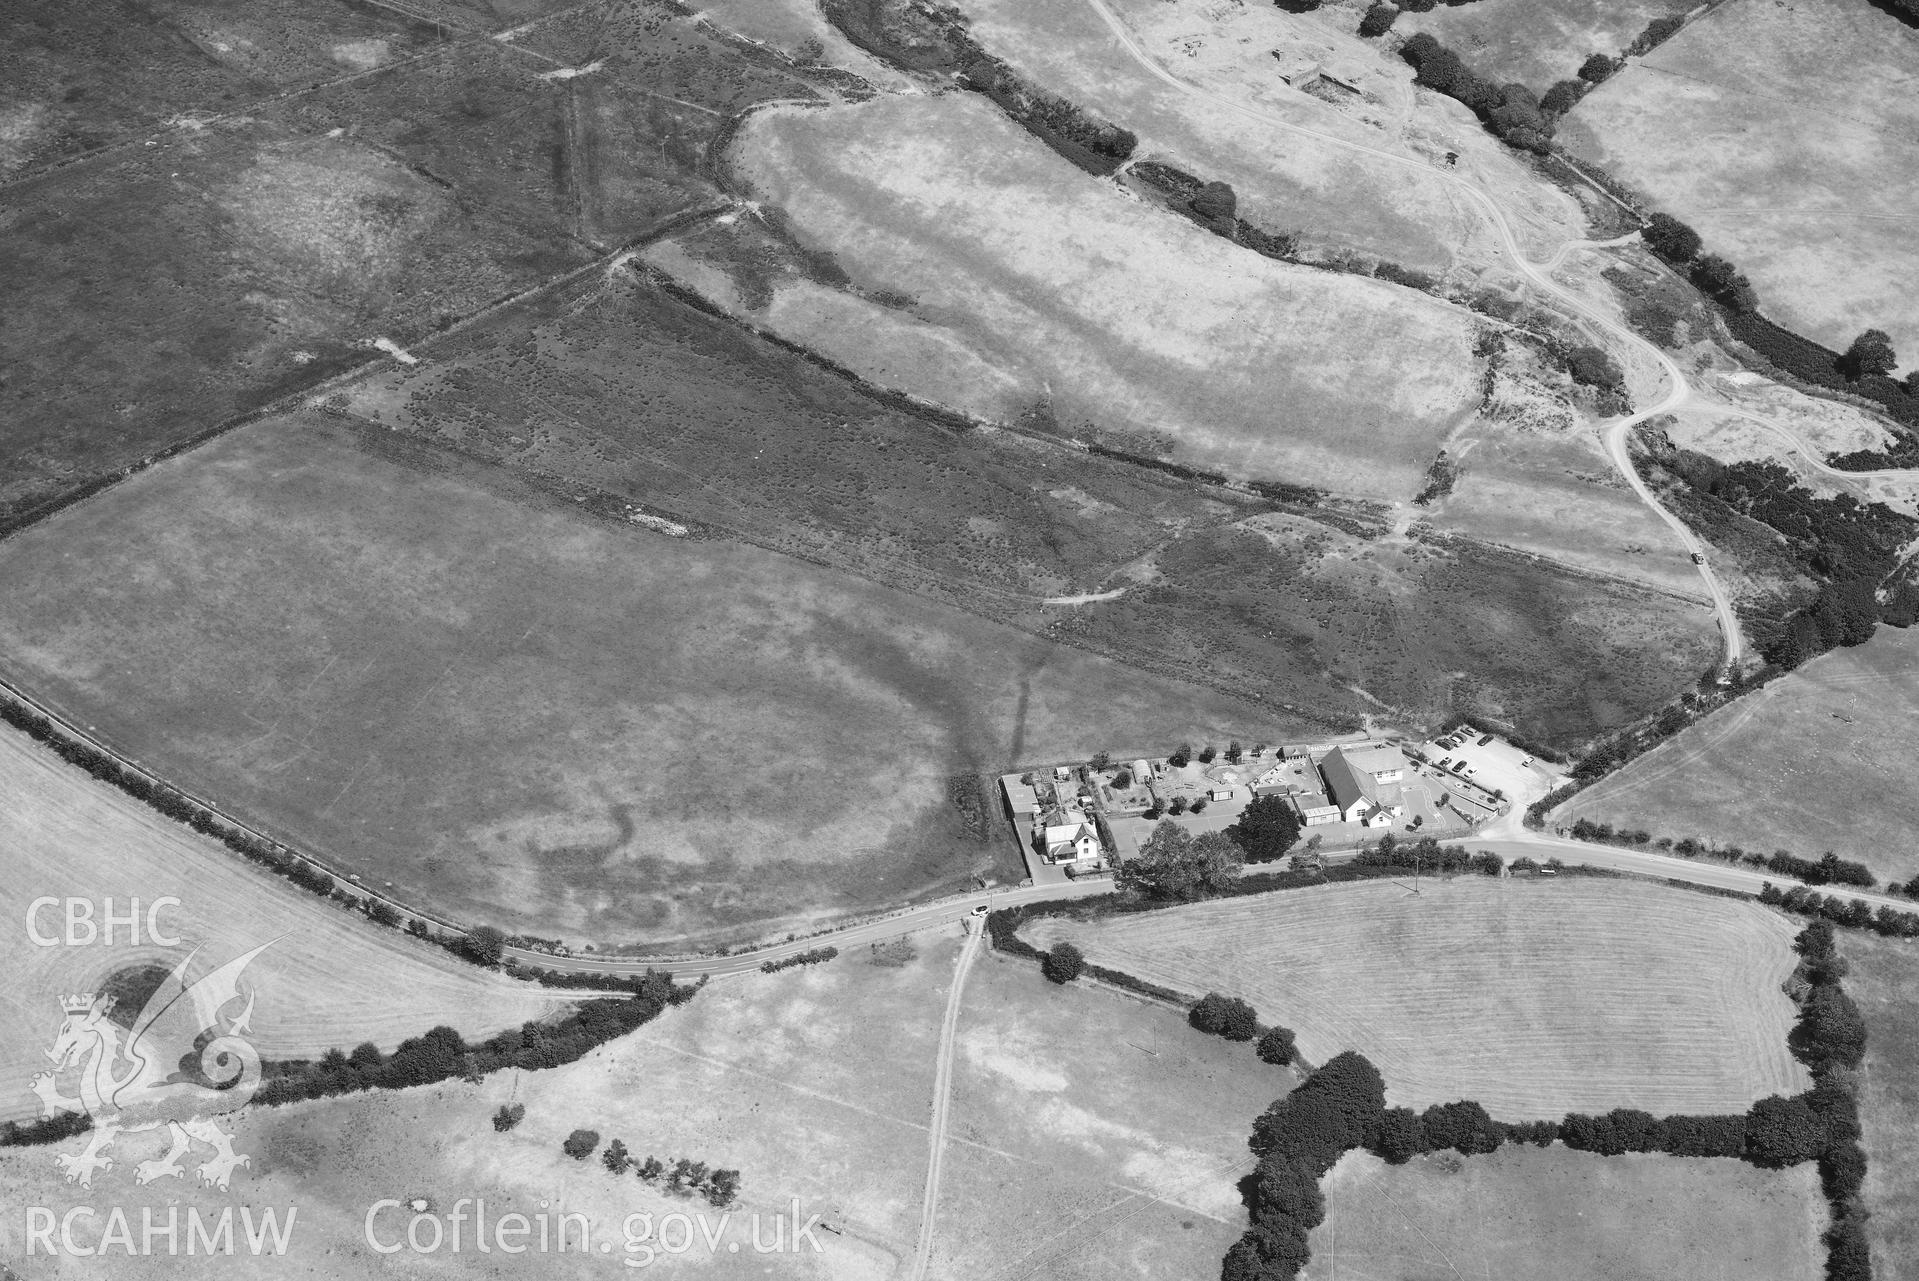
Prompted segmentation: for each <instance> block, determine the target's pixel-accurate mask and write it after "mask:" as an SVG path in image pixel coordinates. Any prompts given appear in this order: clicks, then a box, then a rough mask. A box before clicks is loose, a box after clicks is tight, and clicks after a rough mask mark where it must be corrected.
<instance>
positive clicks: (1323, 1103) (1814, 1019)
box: [1220, 921, 1872, 1281]
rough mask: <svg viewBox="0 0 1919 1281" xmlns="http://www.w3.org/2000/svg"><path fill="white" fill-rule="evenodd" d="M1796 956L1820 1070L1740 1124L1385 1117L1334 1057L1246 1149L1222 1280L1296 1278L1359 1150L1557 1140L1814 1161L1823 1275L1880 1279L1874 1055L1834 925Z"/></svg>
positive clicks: (1380, 1085)
mask: <svg viewBox="0 0 1919 1281" xmlns="http://www.w3.org/2000/svg"><path fill="white" fill-rule="evenodd" d="M1793 948H1794V950H1795V951H1796V952H1797V953H1798V954H1799V956H1800V963H1799V965H1798V967H1797V969H1796V970H1795V971H1794V977H1793V980H1792V983H1791V984H1790V985H1789V991H1790V994H1791V995H1792V996H1793V998H1794V1000H1795V1001H1796V1002H1797V1003H1798V1005H1799V1016H1798V1019H1797V1021H1796V1023H1795V1024H1794V1027H1793V1030H1792V1033H1791V1035H1790V1036H1789V1038H1788V1042H1789V1044H1790V1045H1791V1048H1792V1051H1793V1053H1794V1055H1795V1056H1796V1057H1798V1058H1799V1059H1800V1061H1801V1062H1803V1063H1805V1064H1806V1066H1807V1067H1808V1069H1809V1070H1810V1071H1811V1073H1812V1077H1813V1086H1812V1088H1811V1089H1809V1090H1806V1091H1804V1092H1803V1093H1800V1094H1797V1095H1793V1096H1792V1097H1790V1098H1788V1097H1785V1096H1781V1095H1772V1096H1769V1097H1767V1098H1764V1099H1761V1100H1759V1101H1758V1102H1757V1103H1754V1104H1753V1105H1752V1106H1751V1107H1750V1108H1748V1109H1747V1110H1746V1111H1745V1112H1744V1113H1743V1114H1732V1115H1683V1114H1682V1115H1674V1116H1668V1117H1663V1118H1662V1117H1655V1116H1653V1115H1652V1114H1651V1113H1649V1112H1645V1111H1641V1110H1640V1109H1637V1108H1614V1109H1613V1110H1612V1111H1610V1112H1606V1113H1601V1114H1598V1115H1592V1114H1587V1113H1579V1112H1574V1113H1568V1114H1567V1115H1566V1117H1565V1118H1564V1119H1563V1120H1560V1121H1556V1122H1555V1121H1521V1122H1506V1121H1499V1120H1496V1119H1494V1118H1493V1117H1492V1116H1491V1115H1490V1114H1488V1112H1487V1111H1486V1109H1485V1107H1484V1106H1483V1105H1481V1104H1479V1103H1477V1102H1475V1101H1473V1100H1469V1099H1462V1100H1458V1101H1455V1102H1452V1103H1436V1104H1433V1105H1432V1106H1430V1107H1427V1108H1425V1109H1423V1110H1418V1111H1416V1110H1414V1109H1412V1108H1408V1107H1394V1108H1388V1107H1387V1106H1386V1101H1385V1083H1384V1081H1383V1080H1382V1079H1381V1077H1380V1075H1379V1072H1378V1070H1377V1069H1376V1068H1375V1067H1374V1066H1373V1065H1372V1064H1371V1063H1370V1062H1368V1061H1367V1060H1366V1059H1365V1058H1364V1057H1363V1056H1361V1055H1359V1054H1356V1053H1354V1052H1353V1051H1350V1050H1348V1051H1346V1052H1345V1053H1342V1054H1340V1055H1338V1056H1336V1057H1335V1058H1333V1059H1331V1060H1329V1061H1328V1062H1327V1064H1326V1065H1325V1066H1324V1067H1322V1068H1321V1069H1319V1071H1317V1072H1314V1073H1313V1074H1311V1075H1310V1076H1308V1077H1307V1078H1306V1080H1305V1081H1303V1082H1302V1083H1301V1084H1300V1086H1299V1088H1297V1089H1295V1090H1294V1091H1293V1092H1292V1093H1291V1094H1288V1095H1286V1096H1284V1097H1282V1098H1280V1099H1278V1100H1276V1101H1275V1102H1274V1103H1273V1104H1272V1106H1270V1107H1268V1108H1267V1109H1266V1111H1265V1112H1264V1113H1262V1114H1261V1115H1260V1117H1259V1119H1258V1120H1257V1121H1255V1122H1254V1125H1253V1133H1252V1137H1251V1139H1250V1140H1249V1146H1250V1147H1251V1148H1252V1151H1253V1153H1254V1155H1255V1156H1257V1157H1258V1158H1259V1166H1258V1169H1257V1171H1256V1173H1255V1175H1254V1177H1253V1179H1252V1181H1251V1188H1250V1192H1249V1194H1248V1210H1249V1220H1250V1222H1249V1225H1248V1227H1247V1229H1246V1231H1245V1233H1244V1234H1243V1235H1242V1236H1241V1237H1240V1239H1239V1240H1238V1241H1237V1242H1235V1243H1234V1245H1233V1246H1232V1248H1231V1249H1230V1250H1229V1251H1228V1252H1227V1254H1226V1257H1225V1259H1224V1260H1223V1261H1222V1263H1221V1266H1220V1275H1221V1277H1222V1281H1291V1278H1293V1277H1295V1276H1297V1275H1298V1273H1299V1271H1300V1270H1301V1269H1302V1268H1303V1267H1304V1266H1305V1265H1306V1263H1307V1261H1308V1260H1309V1259H1310V1257H1311V1252H1310V1247H1309V1245H1308V1234H1309V1233H1310V1232H1311V1231H1312V1229H1313V1228H1315V1227H1317V1226H1319V1224H1320V1223H1321V1222H1322V1221H1323V1220H1324V1218H1325V1212H1326V1206H1325V1198H1324V1195H1323V1193H1322V1192H1321V1190H1320V1186H1319V1184H1320V1180H1321V1178H1323V1177H1324V1176H1325V1174H1326V1172H1327V1171H1329V1170H1331V1169H1332V1167H1333V1166H1334V1165H1335V1164H1336V1163H1337V1162H1338V1161H1339V1159H1340V1158H1341V1157H1342V1156H1344V1155H1345V1154H1346V1153H1347V1152H1349V1151H1351V1150H1352V1149H1354V1148H1358V1147H1364V1148H1366V1149H1367V1150H1368V1151H1370V1152H1372V1153H1373V1154H1374V1155H1376V1156H1378V1157H1379V1158H1380V1159H1382V1160H1384V1161H1386V1162H1388V1163H1390V1164H1395V1165H1397V1164H1403V1163H1405V1162H1406V1161H1410V1160H1411V1159H1412V1158H1413V1157H1415V1156H1419V1155H1422V1154H1425V1153H1431V1152H1439V1151H1446V1150H1451V1151H1454V1152H1458V1153H1460V1154H1461V1155H1464V1156H1477V1155H1483V1154H1486V1153H1490V1152H1496V1151H1498V1150H1499V1148H1501V1147H1502V1146H1504V1145H1505V1144H1507V1143H1530V1144H1533V1145H1536V1146H1539V1147H1549V1146H1551V1145H1552V1144H1553V1143H1555V1142H1559V1143H1564V1144H1565V1145H1566V1146H1567V1147H1569V1148H1572V1149H1574V1150H1576V1151H1582V1152H1591V1153H1594V1154H1595V1155H1599V1156H1621V1155H1624V1154H1627V1153H1653V1152H1658V1153H1665V1154H1668V1155H1672V1156H1682V1157H1735V1158H1738V1159H1740V1160H1743V1161H1747V1162H1749V1163H1751V1164H1753V1165H1756V1166H1759V1167H1761V1168H1764V1169H1785V1168H1787V1167H1790V1166H1795V1165H1801V1164H1804V1163H1806V1162H1817V1163H1818V1166H1819V1176H1820V1184H1821V1187H1822V1189H1823V1190H1824V1192H1825V1195H1826V1197H1827V1199H1828V1202H1829V1204H1830V1206H1831V1226H1830V1227H1829V1228H1828V1229H1827V1230H1826V1233H1825V1236H1824V1244H1825V1246H1826V1251H1827V1259H1826V1276H1827V1278H1828V1279H1829V1281H1870V1278H1871V1276H1872V1268H1871V1259H1870V1254H1869V1252H1868V1248H1867V1242H1866V1236H1865V1226H1864V1225H1865V1218H1866V1211H1865V1209H1864V1207H1863V1206H1862V1205H1861V1204H1860V1202H1859V1191H1860V1188H1861V1187H1862V1186H1863V1184H1864V1181H1865V1175H1866V1155H1865V1152H1864V1150H1863V1149H1862V1148H1861V1147H1860V1145H1859V1138H1860V1126H1859V1112H1858V1103H1857V1100H1856V1098H1855V1096H1854V1087H1853V1080H1854V1074H1855V1073H1856V1072H1857V1069H1858V1068H1859V1066H1860V1064H1861V1063H1862V1062H1863V1061H1864V1056H1865V1048H1866V1025H1865V1020H1864V1018H1863V1017H1861V1015H1860V1013H1859V1010H1858V1007H1857V1006H1856V1005H1854V1003H1853V1001H1852V999H1851V997H1849V996H1848V995H1847V994H1846V993H1845V991H1844V989H1843V988H1842V987H1841V985H1840V980H1841V979H1843V978H1844V977H1845V975H1846V972H1847V968H1846V962H1845V960H1844V958H1842V957H1840V956H1839V955H1838V953H1837V951H1836V949H1835V947H1834V939H1833V931H1832V926H1831V924H1830V923H1828V922H1825V921H1815V922H1814V923H1813V924H1811V925H1809V926H1807V927H1806V928H1805V929H1804V930H1802V931H1801V932H1800V933H1799V935H1798V937H1797V938H1796V939H1795V940H1794V942H1793Z"/></svg>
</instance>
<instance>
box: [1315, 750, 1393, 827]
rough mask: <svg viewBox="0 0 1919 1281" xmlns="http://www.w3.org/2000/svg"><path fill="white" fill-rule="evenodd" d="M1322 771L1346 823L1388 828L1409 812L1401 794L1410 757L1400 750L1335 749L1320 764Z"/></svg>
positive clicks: (1327, 786) (1341, 816) (1341, 817)
mask: <svg viewBox="0 0 1919 1281" xmlns="http://www.w3.org/2000/svg"><path fill="white" fill-rule="evenodd" d="M1319 772H1320V773H1321V774H1322V775H1324V776H1325V779H1326V788H1327V790H1328V791H1329V792H1331V793H1332V799H1333V804H1334V805H1336V806H1338V807H1339V817H1340V820H1341V821H1342V822H1346V823H1364V824H1365V825H1366V826H1367V827H1386V826H1388V825H1390V824H1391V823H1392V821H1393V820H1394V819H1396V818H1399V817H1401V816H1403V815H1404V814H1405V812H1406V807H1405V805H1404V803H1403V802H1402V800H1401V798H1400V794H1399V784H1400V781H1401V780H1402V779H1404V778H1405V777H1406V757H1405V756H1404V755H1403V754H1402V753H1401V752H1400V750H1399V749H1398V748H1397V747H1389V746H1378V747H1357V748H1351V749H1348V748H1344V747H1335V748H1334V749H1333V750H1332V751H1330V752H1328V753H1326V758H1325V759H1324V760H1322V761H1321V762H1320V763H1319Z"/></svg>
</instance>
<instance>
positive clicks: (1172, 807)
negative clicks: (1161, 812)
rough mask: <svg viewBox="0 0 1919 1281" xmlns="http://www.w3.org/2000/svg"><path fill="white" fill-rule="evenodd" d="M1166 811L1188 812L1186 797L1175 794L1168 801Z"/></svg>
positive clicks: (1172, 812)
mask: <svg viewBox="0 0 1919 1281" xmlns="http://www.w3.org/2000/svg"><path fill="white" fill-rule="evenodd" d="M1166 811H1167V813H1169V814H1184V813H1185V812H1186V798H1185V797H1184V796H1175V797H1174V798H1173V799H1172V800H1170V801H1168V802H1167V803H1166Z"/></svg>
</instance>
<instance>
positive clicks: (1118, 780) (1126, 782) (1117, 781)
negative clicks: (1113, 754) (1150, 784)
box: [1113, 767, 1133, 790]
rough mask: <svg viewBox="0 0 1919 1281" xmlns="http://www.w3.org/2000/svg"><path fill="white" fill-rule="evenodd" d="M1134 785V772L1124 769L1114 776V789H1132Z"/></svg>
mask: <svg viewBox="0 0 1919 1281" xmlns="http://www.w3.org/2000/svg"><path fill="white" fill-rule="evenodd" d="M1132 785H1133V771H1131V770H1129V769H1125V768H1123V767H1122V768H1121V769H1120V771H1119V773H1117V774H1115V775H1113V786H1114V787H1117V788H1120V789H1122V790H1123V789H1125V788H1128V787H1131V786H1132Z"/></svg>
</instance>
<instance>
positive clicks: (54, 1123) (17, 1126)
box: [0, 1112, 93, 1148]
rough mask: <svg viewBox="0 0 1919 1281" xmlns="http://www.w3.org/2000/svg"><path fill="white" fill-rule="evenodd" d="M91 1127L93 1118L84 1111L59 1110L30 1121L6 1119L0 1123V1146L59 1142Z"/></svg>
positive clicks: (82, 1132)
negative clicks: (51, 1114) (6, 1120)
mask: <svg viewBox="0 0 1919 1281" xmlns="http://www.w3.org/2000/svg"><path fill="white" fill-rule="evenodd" d="M92 1128H93V1118H92V1117H90V1116H88V1115H87V1114H86V1113H85V1112H60V1113H56V1114H55V1115H53V1116H46V1117H39V1118H37V1119H35V1120H32V1121H8V1122H5V1123H4V1124H0V1147H4V1148H11V1147H26V1146H28V1145H30V1144H35V1143H59V1142H60V1141H61V1140H63V1139H70V1138H72V1137H73V1136H74V1135H76V1134H84V1133H86V1132H87V1131H88V1130H91V1129H92Z"/></svg>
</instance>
